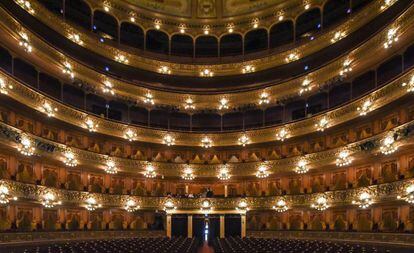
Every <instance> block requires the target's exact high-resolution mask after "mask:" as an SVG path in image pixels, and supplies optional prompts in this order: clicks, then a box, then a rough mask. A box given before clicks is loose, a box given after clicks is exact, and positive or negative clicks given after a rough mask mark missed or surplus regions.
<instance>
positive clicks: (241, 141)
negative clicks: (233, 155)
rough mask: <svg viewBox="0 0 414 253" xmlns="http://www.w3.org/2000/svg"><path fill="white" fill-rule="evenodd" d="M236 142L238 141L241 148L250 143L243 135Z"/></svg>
mask: <svg viewBox="0 0 414 253" xmlns="http://www.w3.org/2000/svg"><path fill="white" fill-rule="evenodd" d="M238 141H239V145H242V147H245V146H246V145H247V144H249V143H250V138H249V137H248V136H247V135H246V134H243V135H242V136H240V138H239V139H238Z"/></svg>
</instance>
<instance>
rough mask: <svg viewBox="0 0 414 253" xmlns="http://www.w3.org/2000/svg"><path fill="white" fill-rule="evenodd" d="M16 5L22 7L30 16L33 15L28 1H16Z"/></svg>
mask: <svg viewBox="0 0 414 253" xmlns="http://www.w3.org/2000/svg"><path fill="white" fill-rule="evenodd" d="M16 2H17V4H18V5H20V7H22V8H23V9H24V10H26V11H27V12H29V13H30V14H34V13H35V11H34V9H33V8H32V6H31V4H30V1H27V0H17V1H16Z"/></svg>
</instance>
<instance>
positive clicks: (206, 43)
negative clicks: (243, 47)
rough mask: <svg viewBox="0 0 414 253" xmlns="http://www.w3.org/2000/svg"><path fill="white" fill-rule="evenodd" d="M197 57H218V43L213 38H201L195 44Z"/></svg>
mask: <svg viewBox="0 0 414 253" xmlns="http://www.w3.org/2000/svg"><path fill="white" fill-rule="evenodd" d="M195 56H196V57H218V41H217V38H216V37H213V36H200V37H198V38H197V39H196V44H195Z"/></svg>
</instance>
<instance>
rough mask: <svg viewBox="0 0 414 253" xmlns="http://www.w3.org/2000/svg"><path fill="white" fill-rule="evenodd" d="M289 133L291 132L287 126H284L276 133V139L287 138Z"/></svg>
mask: <svg viewBox="0 0 414 253" xmlns="http://www.w3.org/2000/svg"><path fill="white" fill-rule="evenodd" d="M288 134H289V133H288V131H287V130H286V129H285V128H282V129H280V130H279V132H278V133H277V134H276V139H277V140H278V141H284V140H285V139H286V138H288Z"/></svg>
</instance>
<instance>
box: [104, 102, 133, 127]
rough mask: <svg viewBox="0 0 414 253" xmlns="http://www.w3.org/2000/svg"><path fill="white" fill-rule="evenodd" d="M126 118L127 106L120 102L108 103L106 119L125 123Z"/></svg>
mask: <svg viewBox="0 0 414 253" xmlns="http://www.w3.org/2000/svg"><path fill="white" fill-rule="evenodd" d="M127 117H128V106H127V105H126V104H125V103H123V102H120V101H115V100H112V101H109V102H108V118H109V119H113V120H118V121H124V122H126V121H127Z"/></svg>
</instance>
